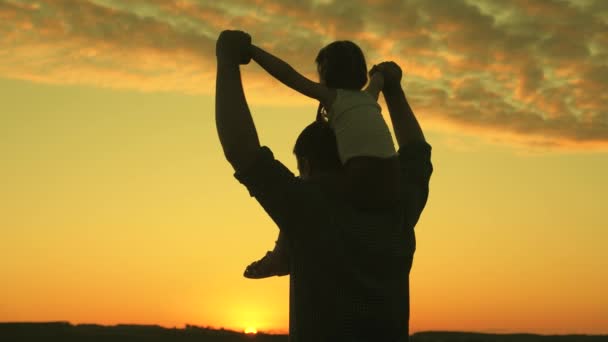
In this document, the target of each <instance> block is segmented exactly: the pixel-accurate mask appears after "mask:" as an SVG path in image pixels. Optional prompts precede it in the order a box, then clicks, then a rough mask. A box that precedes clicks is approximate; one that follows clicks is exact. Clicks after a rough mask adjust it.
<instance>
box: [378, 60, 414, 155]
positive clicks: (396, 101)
mask: <svg viewBox="0 0 608 342" xmlns="http://www.w3.org/2000/svg"><path fill="white" fill-rule="evenodd" d="M377 68H378V70H379V71H381V72H382V74H383V75H384V89H383V94H384V99H385V100H386V105H387V106H388V111H389V113H390V116H391V121H392V123H393V129H394V130H395V138H396V139H397V143H398V144H399V147H404V146H406V145H408V144H410V143H412V142H424V141H425V139H424V134H423V133H422V128H420V124H419V123H418V120H417V119H416V116H415V115H414V112H413V111H412V108H411V107H410V105H409V103H408V102H407V99H406V98H405V93H404V92H403V89H402V88H401V76H402V72H401V68H400V67H399V66H398V65H397V64H396V63H395V62H383V63H380V64H378V65H377Z"/></svg>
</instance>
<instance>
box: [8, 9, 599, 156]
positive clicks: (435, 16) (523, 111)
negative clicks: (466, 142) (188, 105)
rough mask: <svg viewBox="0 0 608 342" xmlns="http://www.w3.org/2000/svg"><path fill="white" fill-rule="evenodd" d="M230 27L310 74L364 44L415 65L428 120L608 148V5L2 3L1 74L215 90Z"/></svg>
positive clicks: (265, 83)
mask: <svg viewBox="0 0 608 342" xmlns="http://www.w3.org/2000/svg"><path fill="white" fill-rule="evenodd" d="M225 28H240V29H244V30H246V31H248V32H250V33H251V34H252V36H253V38H254V43H256V44H259V45H261V46H263V47H266V48H268V49H269V50H270V51H271V52H273V53H275V54H277V55H278V56H280V57H283V58H285V60H286V61H288V62H289V63H291V64H292V65H293V66H294V67H296V69H298V70H300V71H301V72H303V73H304V74H305V75H307V76H309V77H311V78H314V77H316V76H315V66H314V63H313V61H314V57H315V56H316V53H317V51H318V50H319V49H320V48H321V47H323V46H324V45H325V44H327V43H329V42H331V41H332V40H336V39H350V40H353V41H356V42H357V43H358V44H359V45H360V46H361V47H362V48H363V49H364V51H365V52H366V57H367V59H368V63H370V64H372V63H373V62H377V61H381V60H386V59H390V60H395V61H396V62H398V63H399V64H400V65H401V66H402V67H403V69H404V70H405V72H406V78H405V80H404V87H405V89H406V91H407V93H408V98H409V100H410V102H411V104H412V106H413V107H414V109H415V110H416V111H417V112H418V113H419V115H421V116H424V117H425V123H426V122H429V123H432V124H436V125H441V127H446V128H447V129H458V130H465V131H467V132H470V134H475V135H481V136H486V137H490V138H492V139H494V138H495V137H496V136H501V137H508V138H509V139H514V141H516V143H518V144H527V145H529V146H537V145H541V146H545V147H549V148H570V149H572V148H573V149H602V150H606V149H608V109H607V108H608V92H606V89H608V35H606V32H608V2H606V1H603V0H596V1H593V0H582V1H574V0H570V1H567V0H559V1H558V0H538V1H529V0H525V1H524V0H515V1H500V0H451V1H440V0H352V1H336V0H333V1H332V0H323V1H322V0H302V1H271V0H224V1H207V0H198V1H196V0H175V1H168V0H131V1H121V0H89V1H86V0H81V1H75V0H39V1H33V0H32V1H28V0H22V1H17V0H10V1H9V0H0V77H8V78H19V79H26V80H31V81H36V82H45V83H54V84H89V85H95V86H103V87H112V88H127V89H137V90H142V91H179V92H187V93H195V94H198V93H201V94H212V93H213V88H214V84H215V80H214V78H215V70H214V69H215V60H214V58H215V57H214V46H215V45H214V44H215V38H216V37H217V35H218V34H219V32H220V31H221V30H222V29H225ZM243 74H244V76H243V77H244V79H245V85H246V88H247V92H248V96H249V98H250V99H251V100H253V101H258V102H260V101H273V99H271V98H269V97H268V96H267V94H268V92H269V91H271V92H272V93H273V94H276V97H274V98H276V99H279V98H283V99H284V98H285V96H289V98H290V103H293V102H292V99H293V101H295V102H296V103H310V101H308V100H306V99H305V98H303V97H302V96H299V95H297V94H296V93H295V92H293V91H291V90H288V89H286V88H285V87H283V86H281V85H280V84H279V83H278V82H276V81H275V80H272V79H271V78H270V77H269V76H268V75H266V74H265V73H264V72H263V71H262V70H261V69H260V68H258V67H251V66H248V67H246V68H245V69H244V71H243ZM426 118H428V121H426Z"/></svg>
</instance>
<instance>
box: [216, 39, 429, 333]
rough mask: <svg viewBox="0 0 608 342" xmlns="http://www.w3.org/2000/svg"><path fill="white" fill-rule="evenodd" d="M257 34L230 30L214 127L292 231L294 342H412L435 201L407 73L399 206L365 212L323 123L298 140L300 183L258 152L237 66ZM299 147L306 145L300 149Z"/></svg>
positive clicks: (245, 179) (238, 171)
mask: <svg viewBox="0 0 608 342" xmlns="http://www.w3.org/2000/svg"><path fill="white" fill-rule="evenodd" d="M250 44H251V37H250V36H249V35H248V34H246V33H244V32H241V31H224V32H222V33H221V34H220V36H219V38H218V41H217V45H216V55H217V79H216V108H215V110H216V116H215V118H216V125H217V131H218V135H219V138H220V142H221V144H222V148H223V150H224V154H225V156H226V158H227V160H228V161H229V162H230V164H231V165H232V167H233V168H234V170H235V177H236V178H237V179H238V180H239V181H240V182H241V183H242V184H243V185H245V186H246V187H247V189H248V190H249V193H250V194H251V196H253V197H254V198H255V199H256V200H257V201H258V202H259V203H260V204H261V205H262V207H263V208H264V210H265V211H266V212H267V213H268V215H270V217H271V218H272V219H273V220H274V222H275V223H276V224H277V226H278V227H279V229H280V230H281V232H283V233H284V235H285V238H286V239H287V243H288V246H289V273H290V306H289V313H290V322H289V337H290V340H291V341H298V342H299V341H315V342H316V341H407V340H408V335H409V329H408V324H409V271H410V269H411V266H412V261H413V255H414V251H415V236H414V226H415V225H416V223H417V222H418V218H419V217H420V214H421V212H422V210H423V209H424V206H425V205H426V201H427V197H428V191H429V188H428V185H429V180H430V176H431V173H432V165H431V162H430V155H431V147H430V145H428V144H427V143H426V141H425V138H424V135H423V133H422V130H421V128H420V125H419V124H418V122H417V120H416V118H415V116H414V114H413V112H412V110H411V108H410V106H409V104H408V102H407V100H406V98H405V94H404V92H403V90H402V88H401V69H400V68H399V66H397V64H395V63H393V62H384V63H381V64H379V65H378V66H377V68H378V69H379V70H380V71H381V72H382V73H383V75H384V77H385V86H384V89H383V94H384V97H385V99H386V103H387V105H388V109H389V112H390V117H391V121H392V123H393V128H394V131H395V137H396V139H397V142H398V145H399V159H400V164H401V178H402V179H401V184H402V189H401V190H400V192H401V197H402V199H401V201H400V202H399V206H397V207H391V208H385V209H381V210H361V209H356V208H355V207H353V206H352V205H351V202H350V201H349V199H348V198H346V196H345V195H344V194H345V193H346V192H345V191H343V179H342V174H341V165H340V164H339V160H338V152H337V148H336V144H335V137H334V135H333V132H332V131H331V129H330V128H329V126H328V125H327V124H326V123H323V122H315V123H313V124H311V125H309V126H308V127H306V128H305V129H304V131H303V132H302V133H301V134H300V136H299V137H298V142H297V143H296V149H295V151H294V152H295V154H296V157H297V159H298V169H299V170H300V173H301V175H302V176H304V177H302V178H298V177H296V176H295V175H294V174H293V173H291V172H290V171H289V170H288V169H287V168H286V167H285V166H284V165H283V164H281V163H280V162H279V161H277V160H275V159H274V156H273V154H272V152H271V150H270V149H269V148H268V147H262V146H260V142H259V139H258V136H257V132H256V129H255V125H254V123H253V119H252V116H251V113H250V111H249V108H248V105H247V101H246V99H245V95H244V92H243V86H242V82H241V74H240V67H239V64H247V63H248V62H249V59H250V52H249V51H250ZM298 143H299V144H300V147H301V144H302V143H303V144H304V145H305V148H300V149H298V148H297V147H298Z"/></svg>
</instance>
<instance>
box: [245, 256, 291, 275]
mask: <svg viewBox="0 0 608 342" xmlns="http://www.w3.org/2000/svg"><path fill="white" fill-rule="evenodd" d="M288 274H289V262H288V260H287V258H283V257H280V256H279V255H277V254H275V253H273V252H267V253H266V255H265V256H264V257H263V258H262V259H260V260H258V261H254V262H252V263H251V264H250V265H249V266H247V268H246V269H245V273H243V276H245V278H249V279H262V278H269V277H272V276H277V277H280V276H284V275H288Z"/></svg>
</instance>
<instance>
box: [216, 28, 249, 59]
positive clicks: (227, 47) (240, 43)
mask: <svg viewBox="0 0 608 342" xmlns="http://www.w3.org/2000/svg"><path fill="white" fill-rule="evenodd" d="M215 55H216V57H217V60H218V63H234V64H248V63H249V61H250V60H251V36H250V35H249V34H247V33H246V32H243V31H232V30H225V31H222V33H220V36H219V37H218V38H217V42H216V44H215Z"/></svg>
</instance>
